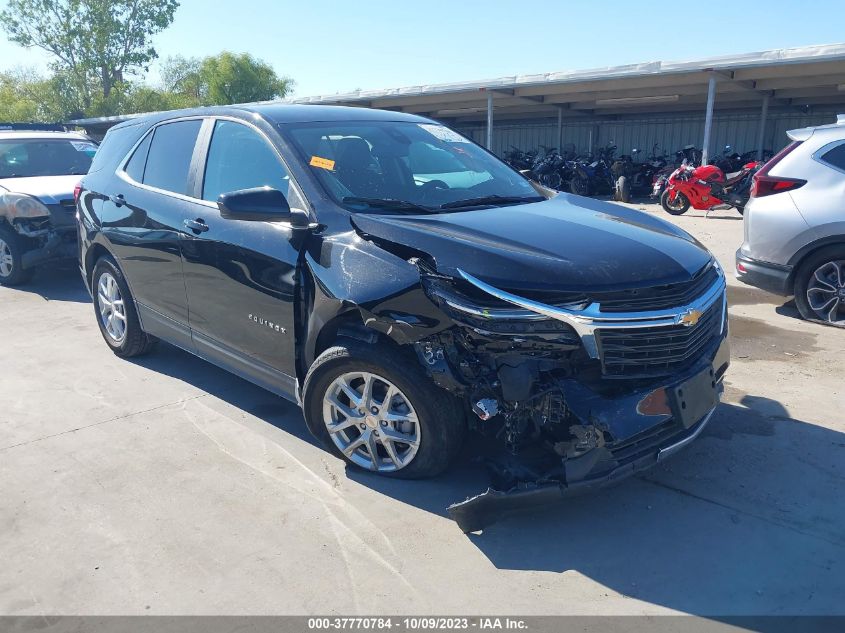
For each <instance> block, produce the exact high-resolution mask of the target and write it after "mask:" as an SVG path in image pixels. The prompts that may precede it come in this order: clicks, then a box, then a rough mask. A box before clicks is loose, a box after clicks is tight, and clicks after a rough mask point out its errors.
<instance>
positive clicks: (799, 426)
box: [349, 396, 845, 615]
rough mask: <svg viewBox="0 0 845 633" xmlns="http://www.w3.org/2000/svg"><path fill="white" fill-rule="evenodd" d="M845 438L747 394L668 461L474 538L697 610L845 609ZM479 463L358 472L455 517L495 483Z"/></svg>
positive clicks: (491, 549)
mask: <svg viewBox="0 0 845 633" xmlns="http://www.w3.org/2000/svg"><path fill="white" fill-rule="evenodd" d="M843 448H845V434H843V433H840V432H837V431H834V430H831V429H827V428H824V427H820V426H816V425H813V424H810V423H807V422H802V421H799V420H795V419H792V418H791V417H790V416H789V414H788V412H787V411H786V410H785V409H784V407H783V406H782V405H781V404H780V403H779V402H776V401H774V400H770V399H767V398H760V397H756V396H744V397H743V398H742V400H741V406H740V405H736V404H722V405H720V407H719V409H718V410H717V413H716V415H714V417H713V420H712V421H711V423H710V426H709V427H708V428H707V429H706V430H705V432H704V433H703V434H702V436H701V437H700V438H699V439H698V440H697V441H696V442H695V443H693V444H692V445H691V446H690V447H688V448H687V449H685V450H684V451H683V452H681V453H679V454H678V455H677V456H675V457H673V458H672V459H670V460H667V462H665V463H664V464H661V465H658V467H657V468H656V469H654V470H652V471H650V472H648V473H646V474H644V475H642V476H640V477H636V478H633V479H630V480H628V481H626V482H623V483H622V484H620V485H618V486H616V487H614V488H609V489H606V490H603V491H600V492H598V493H594V494H591V495H589V496H582V497H575V498H571V499H567V500H564V501H562V502H560V503H557V504H555V505H551V506H547V507H544V508H540V509H536V510H531V511H526V512H523V513H521V514H514V515H511V516H509V517H506V518H504V519H503V520H501V521H499V522H498V523H496V524H495V525H493V526H491V527H489V528H487V529H485V530H484V531H483V532H481V533H479V534H471V535H468V538H469V539H470V540H471V542H472V543H473V544H474V545H475V546H476V547H477V548H478V550H479V551H480V552H481V553H483V554H484V555H485V556H486V557H487V558H488V559H489V561H490V562H491V563H492V564H493V565H494V566H495V567H496V568H498V569H506V570H533V571H545V572H557V573H564V572H570V571H575V572H578V573H580V574H582V575H584V576H586V577H588V578H590V579H591V580H593V581H594V582H596V583H599V584H601V585H604V586H605V587H607V588H608V590H609V591H608V594H610V592H611V591H612V592H616V593H618V594H622V595H623V596H626V597H630V598H636V599H638V600H642V601H645V602H648V603H651V604H655V605H661V606H664V607H667V608H669V609H673V610H677V611H682V612H685V613H694V614H699V615H736V614H754V615H759V614H774V613H789V614H802V613H813V614H832V613H845V603H843V602H842V600H841V596H842V595H843V591H845V569H843V561H845V557H843V554H845V504H842V503H841V490H842V485H843V483H845V481H843V480H845V469H843V467H842V463H843V460H842V455H843ZM471 456H472V452H469V453H468V454H467V455H465V457H471ZM478 470H479V469H478V468H477V467H476V468H472V467H471V466H469V465H467V463H466V461H463V462H462V465H461V466H459V467H458V468H456V469H455V470H453V471H450V473H449V474H448V475H446V476H443V477H441V478H439V479H436V480H431V481H417V482H407V481H403V482H398V481H392V480H383V479H381V478H378V477H375V476H372V475H369V474H366V473H363V474H362V473H359V472H357V471H352V470H350V471H349V477H350V478H352V479H354V480H356V481H359V482H360V483H362V484H364V485H367V486H369V487H371V488H373V489H375V490H378V491H379V492H381V493H382V494H386V495H389V496H391V497H393V498H396V499H398V500H400V501H402V502H404V503H408V504H410V505H413V506H416V507H421V508H423V509H425V510H428V511H430V512H432V513H435V514H440V515H445V508H446V507H447V506H448V504H450V503H453V502H455V501H460V500H463V498H464V497H465V496H466V495H467V494H477V493H478V492H481V491H482V490H483V489H484V483H483V478H480V477H479V475H478ZM480 480H482V481H480ZM479 483H481V485H480V486H479ZM473 487H474V488H473ZM470 489H472V490H470ZM455 529H457V526H456V527H455ZM608 594H606V595H608Z"/></svg>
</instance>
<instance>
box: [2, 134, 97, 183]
mask: <svg viewBox="0 0 845 633" xmlns="http://www.w3.org/2000/svg"><path fill="white" fill-rule="evenodd" d="M96 151H97V146H96V145H95V144H94V143H92V142H91V141H85V140H82V139H80V140H78V141H77V140H66V139H0V178H28V177H32V176H66V175H82V174H87V173H88V168H89V167H90V166H91V159H92V158H93V157H94V154H95V153H96Z"/></svg>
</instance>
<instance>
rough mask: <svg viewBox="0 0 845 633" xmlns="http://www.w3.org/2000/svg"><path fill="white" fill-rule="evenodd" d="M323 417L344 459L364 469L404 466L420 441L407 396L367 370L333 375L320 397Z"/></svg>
mask: <svg viewBox="0 0 845 633" xmlns="http://www.w3.org/2000/svg"><path fill="white" fill-rule="evenodd" d="M323 422H324V424H325V425H326V429H327V430H328V432H329V437H331V439H332V442H334V444H335V446H337V448H338V449H339V450H340V451H341V452H342V453H343V454H344V455H345V456H346V457H347V459H349V460H350V461H351V462H353V463H354V464H356V465H358V466H360V467H362V468H366V469H368V470H373V471H377V472H383V473H387V472H395V471H397V470H400V469H402V468H405V467H406V466H407V465H408V464H410V463H411V462H412V461H413V459H414V457H415V456H416V454H417V451H418V450H419V447H420V423H419V420H418V418H417V413H416V411H415V410H414V407H413V406H412V405H411V403H410V401H409V400H408V397H407V396H406V395H405V394H403V393H402V391H401V390H399V388H398V387H396V385H394V384H393V383H392V382H390V381H389V380H387V379H386V378H382V377H381V376H378V375H377V374H373V373H371V372H366V371H360V372H348V373H345V374H342V375H340V376H338V377H337V378H335V380H334V381H333V382H332V383H331V384H330V385H329V387H328V389H326V393H325V396H324V397H323Z"/></svg>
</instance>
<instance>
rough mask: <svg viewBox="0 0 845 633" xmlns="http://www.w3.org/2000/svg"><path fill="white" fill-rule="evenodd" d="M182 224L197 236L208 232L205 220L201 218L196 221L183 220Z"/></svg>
mask: <svg viewBox="0 0 845 633" xmlns="http://www.w3.org/2000/svg"><path fill="white" fill-rule="evenodd" d="M183 224H184V225H185V227H186V228H189V229H191V230H192V231H193V232H194V233H196V234H197V235H199V234H200V233H205V232H206V231H207V230H208V225H207V224H206V223H205V220H203V219H201V218H197V219H196V220H185V221H184V222H183Z"/></svg>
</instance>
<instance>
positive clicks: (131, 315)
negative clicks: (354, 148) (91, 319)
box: [91, 256, 156, 358]
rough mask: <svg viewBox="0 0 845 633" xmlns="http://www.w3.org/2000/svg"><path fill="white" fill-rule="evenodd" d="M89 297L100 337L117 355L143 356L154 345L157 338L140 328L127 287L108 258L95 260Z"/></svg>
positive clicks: (117, 269)
mask: <svg viewBox="0 0 845 633" xmlns="http://www.w3.org/2000/svg"><path fill="white" fill-rule="evenodd" d="M91 294H92V295H93V296H94V315H95V316H96V318H97V325H98V326H99V327H100V334H102V335H103V339H104V340H105V341H106V344H107V345H108V346H109V347H110V348H111V351H113V352H114V353H115V354H116V355H117V356H120V357H121V358H132V357H133V356H142V355H144V354H146V353H147V352H149V351H150V350H151V349H152V348H153V347H154V346H155V343H156V339H155V338H153V337H151V336H149V335H148V334H147V333H146V332H144V331H143V330H142V329H141V321H140V319H139V318H138V311H137V309H136V308H135V301H134V300H133V299H132V293H131V292H130V291H129V285H128V284H127V283H126V279H125V278H124V277H123V273H122V272H121V270H120V268H119V267H118V265H117V264H116V263H115V261H114V260H113V259H112V258H111V257H108V256H106V257H101V258H100V259H99V260H97V263H96V265H95V266H94V274H93V275H92V276H91Z"/></svg>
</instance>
